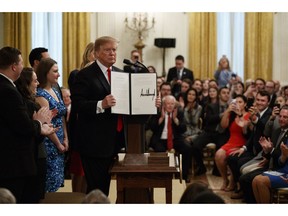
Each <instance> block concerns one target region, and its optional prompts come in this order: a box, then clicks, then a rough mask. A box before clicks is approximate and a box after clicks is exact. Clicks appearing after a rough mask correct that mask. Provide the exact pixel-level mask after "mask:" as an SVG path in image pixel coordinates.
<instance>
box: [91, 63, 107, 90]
mask: <svg viewBox="0 0 288 216" xmlns="http://www.w3.org/2000/svg"><path fill="white" fill-rule="evenodd" d="M95 71H99V72H98V73H97V72H96V73H95V75H96V76H97V77H98V79H99V80H100V83H101V84H102V86H103V87H104V88H105V90H106V91H107V92H109V94H110V93H111V88H110V84H109V83H108V80H107V79H106V77H105V76H104V74H103V72H102V70H101V68H100V67H99V65H98V64H97V63H96V61H95Z"/></svg>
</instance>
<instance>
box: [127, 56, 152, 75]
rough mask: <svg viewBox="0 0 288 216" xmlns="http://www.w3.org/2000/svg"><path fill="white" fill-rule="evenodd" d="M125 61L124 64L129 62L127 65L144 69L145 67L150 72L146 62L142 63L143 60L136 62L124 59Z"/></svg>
mask: <svg viewBox="0 0 288 216" xmlns="http://www.w3.org/2000/svg"><path fill="white" fill-rule="evenodd" d="M123 63H124V64H127V65H131V66H134V67H138V68H142V69H144V70H145V71H146V72H148V73H149V70H148V68H147V67H146V66H145V65H144V64H142V63H141V62H139V61H136V62H135V63H134V62H131V61H130V60H129V59H124V60H123Z"/></svg>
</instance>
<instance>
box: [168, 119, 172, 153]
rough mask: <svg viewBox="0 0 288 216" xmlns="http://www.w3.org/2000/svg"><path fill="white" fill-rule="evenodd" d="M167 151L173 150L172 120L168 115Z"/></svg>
mask: <svg viewBox="0 0 288 216" xmlns="http://www.w3.org/2000/svg"><path fill="white" fill-rule="evenodd" d="M167 130H168V135H167V149H168V150H171V149H172V148H173V131H172V120H171V117H170V114H169V115H168V124H167Z"/></svg>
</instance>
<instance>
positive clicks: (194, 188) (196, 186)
mask: <svg viewBox="0 0 288 216" xmlns="http://www.w3.org/2000/svg"><path fill="white" fill-rule="evenodd" d="M207 190H209V188H208V185H207V184H206V183H204V182H201V181H197V182H194V183H192V184H189V185H188V186H187V187H186V189H185V191H184V192H183V194H182V196H181V198H180V201H179V204H187V203H190V204H191V203H192V201H193V200H194V199H195V196H197V195H198V194H199V193H201V192H203V191H207Z"/></svg>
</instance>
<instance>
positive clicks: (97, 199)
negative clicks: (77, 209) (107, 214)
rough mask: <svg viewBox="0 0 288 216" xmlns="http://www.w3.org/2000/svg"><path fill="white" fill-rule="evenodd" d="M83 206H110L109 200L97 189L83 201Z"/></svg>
mask: <svg viewBox="0 0 288 216" xmlns="http://www.w3.org/2000/svg"><path fill="white" fill-rule="evenodd" d="M82 203H85V204H110V203H111V201H110V199H109V198H108V197H107V196H106V195H105V194H104V193H103V192H102V191H101V190H99V189H94V190H92V191H90V192H89V193H88V194H87V195H86V196H85V197H84V199H83V201H82Z"/></svg>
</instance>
